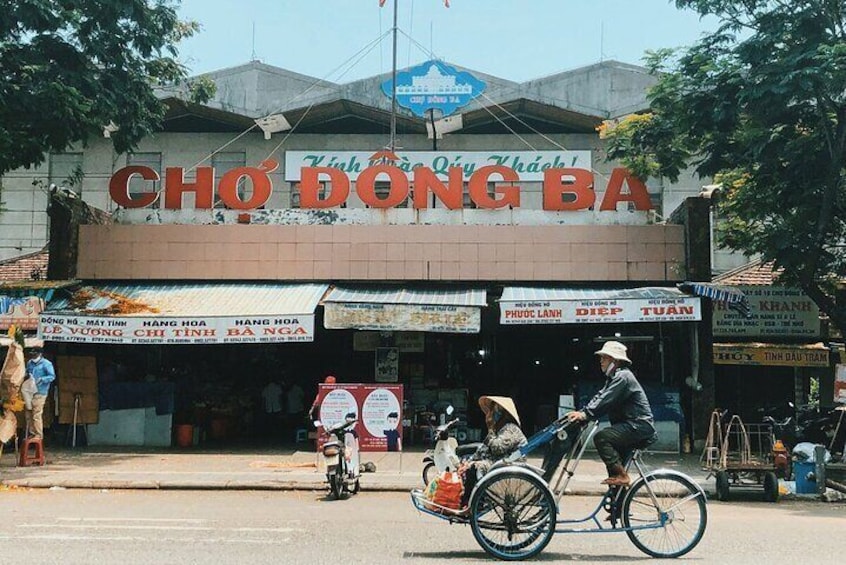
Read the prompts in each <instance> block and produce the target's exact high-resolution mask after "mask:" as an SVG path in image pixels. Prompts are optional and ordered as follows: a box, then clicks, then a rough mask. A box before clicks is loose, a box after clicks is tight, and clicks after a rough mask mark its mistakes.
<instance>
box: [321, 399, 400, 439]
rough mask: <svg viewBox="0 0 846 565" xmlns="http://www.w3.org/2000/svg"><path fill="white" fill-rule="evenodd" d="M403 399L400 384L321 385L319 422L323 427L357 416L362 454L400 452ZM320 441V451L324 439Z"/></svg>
mask: <svg viewBox="0 0 846 565" xmlns="http://www.w3.org/2000/svg"><path fill="white" fill-rule="evenodd" d="M402 398H403V390H402V385H400V384H385V385H382V384H334V385H328V384H320V385H319V386H318V392H317V404H318V406H319V407H320V408H319V412H318V414H319V419H320V422H321V424H322V425H323V427H324V428H331V427H333V426H336V425H338V424H340V423H341V422H343V421H344V418H345V417H346V415H347V414H355V415H356V418H358V422H357V423H356V425H355V428H354V430H355V432H356V433H357V434H358V442H359V449H360V450H361V451H399V450H400V449H401V447H402V425H401V422H402ZM318 437H319V441H318V451H319V450H320V448H321V447H322V445H323V441H324V439H325V438H323V437H322V434H321V435H320V436H318Z"/></svg>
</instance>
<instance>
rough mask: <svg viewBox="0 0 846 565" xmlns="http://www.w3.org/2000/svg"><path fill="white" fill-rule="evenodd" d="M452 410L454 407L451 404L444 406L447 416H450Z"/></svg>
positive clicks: (453, 410)
mask: <svg viewBox="0 0 846 565" xmlns="http://www.w3.org/2000/svg"><path fill="white" fill-rule="evenodd" d="M453 412H455V408H453V407H452V404H450V405H449V406H447V407H446V413H447V416H452V413H453Z"/></svg>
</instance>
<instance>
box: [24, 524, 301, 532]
mask: <svg viewBox="0 0 846 565" xmlns="http://www.w3.org/2000/svg"><path fill="white" fill-rule="evenodd" d="M16 526H17V527H18V528H70V529H78V528H85V529H87V530H91V529H99V530H170V531H198V532H212V531H215V530H219V531H224V532H257V533H259V532H265V533H291V532H304V531H305V530H302V529H297V528H215V527H212V526H173V525H162V526H154V525H142V524H138V525H135V524H96V525H95V524H16Z"/></svg>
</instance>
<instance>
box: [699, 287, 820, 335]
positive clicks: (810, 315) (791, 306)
mask: <svg viewBox="0 0 846 565" xmlns="http://www.w3.org/2000/svg"><path fill="white" fill-rule="evenodd" d="M738 289H740V290H742V291H743V293H744V294H745V295H746V299H747V301H748V303H749V309H750V311H751V316H750V317H748V318H747V317H745V316H744V315H743V314H741V313H740V312H737V311H735V310H731V309H729V308H728V307H727V306H726V305H724V304H721V303H719V302H715V303H714V318H713V320H714V321H713V328H714V335H715V336H720V337H767V338H780V337H802V338H818V337H820V309H819V307H818V306H817V305H816V303H815V302H814V301H813V300H811V299H810V298H809V297H808V296H807V295H806V294H805V293H803V292H802V291H801V290H800V289H798V288H789V287H780V286H762V285H756V286H739V287H738Z"/></svg>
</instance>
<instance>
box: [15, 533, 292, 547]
mask: <svg viewBox="0 0 846 565" xmlns="http://www.w3.org/2000/svg"><path fill="white" fill-rule="evenodd" d="M5 540H8V541H15V540H33V541H141V542H145V543H150V542H166V543H170V542H178V543H186V542H189V543H246V544H256V545H260V544H263V545H281V544H285V543H288V542H290V541H291V539H290V538H283V539H244V538H209V537H201V538H190V537H189V538H174V537H168V538H164V537H158V536H157V537H155V538H145V537H141V536H74V535H70V534H35V535H25V536H22V535H17V534H16V535H14V536H9V535H0V541H5Z"/></svg>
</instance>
